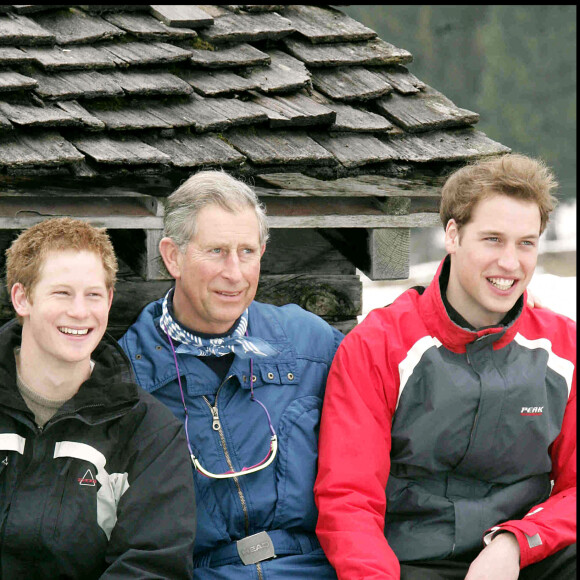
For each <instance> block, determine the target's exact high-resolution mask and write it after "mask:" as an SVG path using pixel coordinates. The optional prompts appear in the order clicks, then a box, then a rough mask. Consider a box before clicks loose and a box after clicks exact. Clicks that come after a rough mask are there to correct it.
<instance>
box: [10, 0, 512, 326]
mask: <svg viewBox="0 0 580 580" xmlns="http://www.w3.org/2000/svg"><path fill="white" fill-rule="evenodd" d="M385 14H386V15H388V6H385ZM387 41H388V39H386V40H383V39H380V38H378V37H377V35H376V33H375V32H374V31H373V30H371V29H369V28H367V27H365V26H363V25H362V24H360V23H359V22H357V21H355V20H353V19H352V18H349V17H348V16H346V15H344V14H343V13H342V12H341V11H340V10H337V9H335V8H332V7H329V6H307V5H203V6H201V5H180V6H159V5H131V6H122V5H104V6H101V5H89V6H86V5H79V6H69V5H67V6H48V5H15V6H11V5H2V6H0V251H1V252H2V257H1V259H0V266H3V260H4V256H3V252H4V250H5V248H6V247H7V246H8V245H9V243H10V241H11V240H12V239H13V238H14V237H15V236H16V235H17V234H18V232H19V231H21V229H23V228H26V227H29V226H30V225H33V224H34V223H37V222H38V221H41V220H43V219H45V218H46V217H50V216H60V215H71V216H73V217H79V218H81V219H86V220H88V221H90V222H91V223H93V224H95V225H99V226H103V227H107V228H108V230H109V232H110V234H111V238H112V240H113V244H114V246H115V250H116V252H117V254H118V256H119V258H120V265H121V271H120V275H119V283H118V286H117V291H116V295H115V299H114V302H113V307H112V311H111V316H110V327H109V329H110V331H111V332H112V333H113V334H114V335H115V336H117V337H118V336H120V335H121V334H122V333H123V331H124V330H125V329H126V327H127V326H128V325H129V324H130V323H131V322H132V321H133V320H134V319H135V317H136V316H137V314H138V313H139V311H140V310H141V308H142V307H143V306H144V305H145V304H147V303H148V302H150V301H151V300H154V299H156V298H158V297H159V296H161V294H162V293H163V292H164V291H165V290H166V289H167V288H169V286H170V284H171V281H170V280H169V279H168V276H167V274H166V273H165V272H164V269H163V267H162V264H161V263H160V258H159V255H158V250H157V244H158V242H159V239H160V237H161V231H162V220H163V200H164V199H165V198H166V197H167V196H168V195H169V194H170V193H171V192H172V191H173V190H174V189H175V188H176V187H177V186H179V185H180V183H182V182H183V181H184V180H185V179H187V177H189V176H190V175H191V174H193V173H195V172H197V171H199V170H202V169H224V170H226V171H228V172H230V173H231V174H233V175H234V176H236V177H238V178H240V179H243V180H245V181H247V182H248V183H250V184H251V185H253V186H254V187H255V189H256V191H257V193H258V195H259V196H260V199H261V200H262V201H263V202H264V204H265V205H266V209H267V213H268V219H269V224H270V227H271V240H270V242H269V244H268V248H267V250H266V254H265V256H264V258H263V264H262V277H261V282H260V285H259V289H258V295H257V298H258V299H259V300H262V301H265V302H271V303H273V304H284V303H287V302H295V303H298V304H300V305H301V306H303V307H304V308H307V309H309V310H311V311H312V312H315V313H316V314H319V315H321V316H322V317H324V318H325V319H326V320H328V321H329V322H331V323H332V324H334V325H335V326H337V327H338V328H340V329H341V330H343V331H348V330H349V329H350V328H352V327H353V326H354V324H356V316H357V315H358V314H360V312H361V304H362V302H361V301H362V284H361V281H360V279H359V277H358V275H357V273H356V269H357V268H358V269H360V270H361V271H363V272H365V273H366V274H367V275H368V276H369V277H370V278H371V279H374V280H383V279H401V278H407V277H408V274H409V237H410V232H411V229H412V228H415V227H430V226H438V225H439V218H438V214H437V211H438V203H439V195H440V187H441V184H442V182H443V180H444V177H445V175H446V174H448V173H449V172H450V171H451V170H452V169H455V168H456V167H458V166H459V165H461V164H464V163H465V162H467V161H469V160H472V159H477V158H480V157H484V156H489V155H497V154H501V153H504V152H507V151H509V149H508V148H506V147H504V146H503V145H501V144H499V143H496V142H494V141H492V140H490V139H488V138H487V137H486V136H485V135H484V134H483V133H481V132H479V131H477V130H476V129H475V128H474V127H473V125H474V124H476V123H477V121H478V115H477V114H476V113H474V112H472V111H468V110H465V109H461V108H460V107H458V106H456V105H455V104H454V103H452V102H451V101H450V100H449V99H447V98H446V97H445V96H444V95H443V94H441V93H440V92H438V91H437V90H436V89H434V88H432V87H429V86H427V85H426V84H425V83H423V82H421V81H420V80H419V79H417V78H416V77H415V76H414V75H413V74H412V72H410V70H409V69H408V68H407V65H408V64H409V63H410V62H411V61H412V55H411V54H410V53H409V52H408V51H406V50H404V49H403V48H397V47H395V46H393V45H392V44H389V43H388V42H387ZM11 317H12V311H11V308H10V305H9V300H8V295H7V293H6V291H5V290H3V292H2V293H0V321H4V320H7V319H9V318H11Z"/></svg>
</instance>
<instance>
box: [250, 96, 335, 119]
mask: <svg viewBox="0 0 580 580" xmlns="http://www.w3.org/2000/svg"><path fill="white" fill-rule="evenodd" d="M253 102H255V103H257V104H258V105H260V106H261V107H264V109H265V110H266V114H268V118H269V120H270V127H303V126H309V125H330V124H332V123H333V122H334V120H335V119H336V113H335V112H334V111H333V110H332V109H330V108H328V107H326V106H324V105H321V104H320V103H317V102H316V101H314V100H313V99H311V98H310V97H309V96H308V95H306V94H304V93H295V94H293V95H288V96H284V97H282V96H279V95H278V96H273V97H266V96H261V95H258V94H255V95H254V101H253Z"/></svg>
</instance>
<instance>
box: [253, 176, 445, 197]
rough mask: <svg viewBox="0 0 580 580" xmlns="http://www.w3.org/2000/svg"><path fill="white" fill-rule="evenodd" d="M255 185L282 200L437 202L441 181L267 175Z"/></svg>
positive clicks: (383, 177)
mask: <svg viewBox="0 0 580 580" xmlns="http://www.w3.org/2000/svg"><path fill="white" fill-rule="evenodd" d="M256 177H257V179H258V183H266V184H267V185H271V186H274V187H279V188H281V189H280V190H278V191H276V190H268V193H262V192H260V195H276V194H278V195H282V196H284V197H305V196H314V197H379V198H382V197H401V196H403V197H429V198H436V199H439V198H440V197H441V187H442V185H443V183H444V180H443V179H434V178H429V179H428V178H419V177H417V178H410V179H405V178H401V177H387V176H383V175H359V176H357V177H343V178H340V179H333V180H328V181H325V180H321V179H316V178H314V177H310V176H308V175H303V174H301V173H266V174H259V175H257V176H256Z"/></svg>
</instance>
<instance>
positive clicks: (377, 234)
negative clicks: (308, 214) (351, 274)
mask: <svg viewBox="0 0 580 580" xmlns="http://www.w3.org/2000/svg"><path fill="white" fill-rule="evenodd" d="M320 233H321V234H322V235H323V236H324V237H325V238H326V239H327V240H329V241H330V242H331V243H332V244H333V245H334V247H335V248H336V249H337V250H339V251H340V252H341V253H342V254H343V255H344V256H345V257H346V258H348V259H349V260H350V261H351V262H352V263H353V264H354V265H355V266H356V267H357V268H358V269H359V270H361V271H362V272H364V273H365V274H366V275H367V276H368V277H369V278H370V279H371V280H400V279H406V278H408V277H409V242H410V230H409V228H379V229H362V228H357V229H348V230H346V229H345V230H341V229H322V230H320Z"/></svg>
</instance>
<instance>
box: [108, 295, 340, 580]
mask: <svg viewBox="0 0 580 580" xmlns="http://www.w3.org/2000/svg"><path fill="white" fill-rule="evenodd" d="M161 303H162V300H161V299H160V300H157V301H156V302H152V303H151V304H149V305H148V306H147V307H145V309H144V310H143V312H142V313H141V314H140V316H139V318H138V320H137V321H136V322H135V323H134V324H133V325H132V326H131V327H130V328H129V330H128V331H127V333H126V334H125V335H124V336H123V338H122V339H121V341H120V344H121V346H122V347H123V349H124V350H125V352H126V353H127V355H128V357H129V359H130V360H131V363H132V365H133V369H134V371H135V375H136V377H137V381H138V383H139V384H140V385H141V386H142V387H143V388H144V389H145V390H146V391H148V392H150V393H152V394H153V395H154V396H155V397H156V398H157V399H159V400H160V401H162V402H163V403H164V404H166V405H167V406H168V407H169V408H170V409H171V410H172V411H173V413H174V414H175V415H176V416H177V417H178V418H179V419H180V420H181V421H185V411H184V405H183V402H182V400H181V393H180V389H179V386H178V381H177V370H176V363H175V360H174V355H173V352H172V350H171V347H170V345H169V341H168V339H167V337H166V335H165V333H164V332H163V331H162V330H161V329H160V327H159V319H160V316H161ZM248 332H249V335H250V336H254V337H259V338H261V339H262V340H265V341H266V342H267V343H268V344H269V345H270V346H272V347H273V348H274V349H275V350H276V354H273V355H270V356H267V357H263V356H255V357H254V358H253V376H251V371H250V368H251V366H250V359H248V358H241V357H240V356H238V355H236V356H235V357H234V360H233V362H232V365H231V367H230V369H229V371H228V373H227V374H226V378H225V379H224V380H223V381H220V380H219V378H218V377H217V375H216V374H215V373H214V372H213V371H212V370H211V369H210V368H209V367H208V366H207V365H206V364H204V363H203V362H202V361H200V360H199V359H198V358H197V357H195V356H193V355H191V354H177V364H178V367H179V374H180V376H181V383H182V387H183V395H184V398H185V404H186V406H187V410H188V422H187V425H188V434H189V440H190V443H191V448H192V452H193V454H194V455H195V456H196V457H197V459H198V460H199V461H200V463H201V465H202V466H203V467H204V468H205V469H206V470H208V471H209V472H212V473H214V474H221V473H225V472H228V471H230V470H233V471H240V470H242V469H243V468H244V467H250V466H253V465H255V464H257V463H260V462H261V461H262V460H263V459H264V457H265V456H266V455H267V454H268V450H269V449H270V439H271V432H270V428H269V424H268V418H267V415H266V412H265V411H264V410H263V409H262V408H261V406H260V405H259V404H257V403H256V402H255V401H252V400H251V397H250V394H251V393H250V381H251V380H252V379H253V381H254V395H255V397H256V399H258V400H259V401H260V402H261V403H263V404H264V405H265V407H266V409H267V411H268V413H269V416H270V419H271V422H272V426H273V427H274V430H275V432H276V435H277V439H278V453H277V456H276V458H275V460H274V461H273V462H272V464H270V465H269V466H268V467H266V468H265V469H263V470H261V471H258V472H255V473H251V474H244V475H242V476H239V477H235V478H229V479H214V478H210V477H206V476H205V475H203V474H201V473H200V472H198V471H197V470H194V480H195V488H196V489H195V492H196V499H197V502H198V506H197V516H198V522H197V535H196V543H195V548H194V566H195V568H196V569H195V571H194V577H195V578H196V580H206V579H209V578H213V579H215V578H223V579H226V578H235V579H240V580H241V579H246V578H247V579H252V580H255V579H256V578H258V580H261V579H266V578H267V579H268V580H281V579H287V578H290V577H292V578H298V579H300V578H303V579H307V578H308V579H311V578H319V579H321V580H324V579H330V578H332V579H335V578H336V575H335V572H334V570H333V568H332V567H331V565H330V564H329V563H328V560H327V559H326V557H325V555H324V553H323V551H322V549H321V548H320V545H319V543H318V540H317V539H316V536H315V527H316V521H317V517H318V513H317V510H316V506H315V503H314V495H313V486H314V480H315V477H316V470H317V459H318V450H317V447H318V428H319V420H320V412H321V406H322V397H323V393H324V389H325V384H326V377H327V375H328V371H329V367H330V364H331V362H332V359H333V357H334V353H335V351H336V349H337V347H338V345H339V343H340V341H341V339H342V338H343V335H342V334H341V333H340V332H339V331H338V330H336V329H334V328H333V327H331V326H330V325H329V324H327V323H326V322H324V321H323V320H322V319H321V318H319V317H317V316H315V315H314V314H311V313H310V312H307V311H305V310H303V309H302V308H300V307H298V306H296V305H294V304H290V305H286V306H282V307H276V306H272V305H269V304H262V303H259V302H253V303H252V304H251V305H250V307H249V318H248ZM264 531H265V532H267V534H268V536H264V535H263V534H261V535H260V536H257V538H252V536H254V535H255V534H258V533H260V532H264ZM244 538H248V539H247V540H246V541H245V542H242V543H240V542H238V541H239V540H243V539H244ZM272 547H273V550H274V552H275V554H276V558H273V559H267V560H263V561H259V562H257V563H251V564H244V563H243V562H242V560H241V557H240V553H244V552H245V553H246V555H248V554H249V555H250V559H251V558H252V557H254V556H256V554H257V552H259V551H260V550H263V549H264V548H268V550H269V549H271V548H272ZM266 553H267V550H266V551H264V554H266ZM257 557H259V554H258V555H257Z"/></svg>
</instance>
